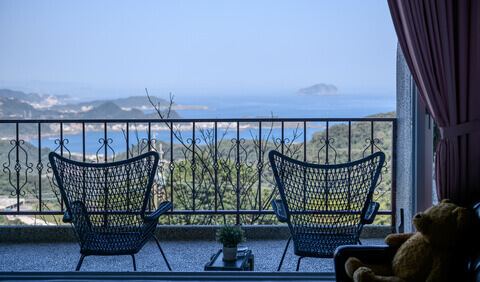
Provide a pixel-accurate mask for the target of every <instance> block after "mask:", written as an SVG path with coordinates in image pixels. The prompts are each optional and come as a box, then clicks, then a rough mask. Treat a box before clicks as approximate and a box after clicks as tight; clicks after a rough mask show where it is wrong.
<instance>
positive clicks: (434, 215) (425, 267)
mask: <svg viewBox="0 0 480 282" xmlns="http://www.w3.org/2000/svg"><path fill="white" fill-rule="evenodd" d="M468 223H469V215H468V210H467V209H465V208H461V207H458V206H456V205H454V204H453V203H451V202H450V201H449V200H443V201H442V202H441V203H440V204H438V205H436V206H433V207H431V208H429V209H427V210H426V211H425V212H421V213H418V214H417V215H415V217H414V218H413V225H414V226H415V228H416V229H417V231H418V232H417V233H408V234H392V235H389V236H388V237H387V238H386V239H385V243H386V244H387V245H389V246H392V247H395V248H398V250H397V252H396V254H395V256H394V258H393V261H392V264H391V265H366V264H364V263H362V262H361V261H360V260H359V259H357V258H349V259H348V260H347V262H346V263H345V270H346V271H347V274H348V275H349V276H350V278H352V279H353V280H354V281H358V282H362V281H392V282H396V281H452V280H450V279H452V273H454V272H455V271H456V269H455V265H457V261H456V260H458V258H459V256H458V254H459V251H460V242H461V241H462V239H463V235H464V233H465V232H464V231H465V229H466V228H467V226H468Z"/></svg>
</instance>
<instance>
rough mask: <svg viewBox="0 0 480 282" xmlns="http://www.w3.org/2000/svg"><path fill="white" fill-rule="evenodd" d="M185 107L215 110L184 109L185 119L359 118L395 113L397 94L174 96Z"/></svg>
mask: <svg viewBox="0 0 480 282" xmlns="http://www.w3.org/2000/svg"><path fill="white" fill-rule="evenodd" d="M174 100H175V102H176V103H178V104H181V105H206V106H209V107H211V108H212V109H211V110H206V111H205V110H182V111H179V114H180V115H181V116H182V117H184V118H241V117H245V116H248V117H256V116H266V117H270V116H272V114H273V115H274V116H278V117H281V118H333V117H348V118H359V117H365V116H367V115H372V114H377V113H382V112H391V111H394V110H395V107H396V98H395V94H394V93H393V94H375V95H372V94H340V95H325V96H300V95H279V96H276V95H245V96H227V95H226V96H225V97H222V96H196V97H195V96H193V97H188V98H181V97H180V98H177V97H174Z"/></svg>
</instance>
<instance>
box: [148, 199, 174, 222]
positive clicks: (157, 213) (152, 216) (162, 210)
mask: <svg viewBox="0 0 480 282" xmlns="http://www.w3.org/2000/svg"><path fill="white" fill-rule="evenodd" d="M172 207H173V204H172V202H169V201H165V202H162V203H161V204H160V205H159V206H158V208H157V210H156V211H154V212H153V213H151V214H150V215H147V216H144V217H143V219H144V220H145V221H152V220H158V218H159V217H160V216H161V215H162V214H164V213H165V212H166V211H168V210H169V209H171V208H172Z"/></svg>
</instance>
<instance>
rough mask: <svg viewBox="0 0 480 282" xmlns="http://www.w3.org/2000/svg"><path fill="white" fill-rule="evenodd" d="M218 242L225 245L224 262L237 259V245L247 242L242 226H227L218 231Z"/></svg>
mask: <svg viewBox="0 0 480 282" xmlns="http://www.w3.org/2000/svg"><path fill="white" fill-rule="evenodd" d="M217 242H219V243H222V244H223V260H225V261H234V260H236V259H237V245H238V244H239V243H242V242H245V232H244V231H243V229H242V227H241V226H240V225H230V224H225V225H223V226H222V227H220V229H218V230H217Z"/></svg>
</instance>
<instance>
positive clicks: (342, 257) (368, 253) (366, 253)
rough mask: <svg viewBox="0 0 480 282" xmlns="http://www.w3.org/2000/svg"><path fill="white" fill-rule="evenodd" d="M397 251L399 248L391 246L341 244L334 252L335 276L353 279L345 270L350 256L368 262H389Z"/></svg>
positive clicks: (347, 279)
mask: <svg viewBox="0 0 480 282" xmlns="http://www.w3.org/2000/svg"><path fill="white" fill-rule="evenodd" d="M396 252H397V249H396V248H393V247H390V246H354V245H345V246H340V247H338V248H337V249H336V250H335V253H334V254H333V259H334V264H335V277H336V279H337V281H351V279H350V277H348V275H347V273H346V272H345V262H346V261H347V259H348V258H349V257H356V258H358V259H359V260H361V261H362V262H363V263H366V264H389V263H391V261H392V260H393V257H394V256H395V253H396Z"/></svg>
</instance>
